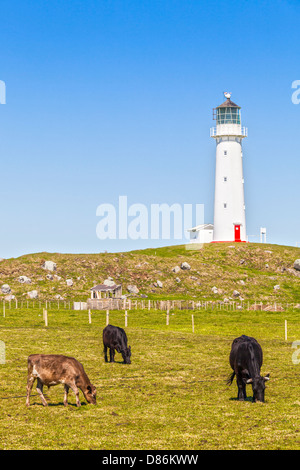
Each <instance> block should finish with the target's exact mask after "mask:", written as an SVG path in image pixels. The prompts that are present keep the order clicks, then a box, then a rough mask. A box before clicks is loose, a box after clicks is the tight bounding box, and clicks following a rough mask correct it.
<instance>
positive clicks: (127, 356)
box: [121, 346, 131, 364]
mask: <svg viewBox="0 0 300 470" xmlns="http://www.w3.org/2000/svg"><path fill="white" fill-rule="evenodd" d="M121 353H122V357H123V359H124V364H131V360H130V356H131V346H129V347H128V348H125V349H122V351H121Z"/></svg>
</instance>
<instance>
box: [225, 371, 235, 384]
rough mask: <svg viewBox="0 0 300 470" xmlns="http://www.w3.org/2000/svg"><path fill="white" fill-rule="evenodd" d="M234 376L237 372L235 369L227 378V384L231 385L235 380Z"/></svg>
mask: <svg viewBox="0 0 300 470" xmlns="http://www.w3.org/2000/svg"><path fill="white" fill-rule="evenodd" d="M234 376H235V372H234V371H233V372H232V374H230V376H229V377H228V379H227V382H226V383H227V385H231V384H232V382H233V379H234Z"/></svg>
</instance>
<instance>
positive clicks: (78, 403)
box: [70, 384, 81, 406]
mask: <svg viewBox="0 0 300 470" xmlns="http://www.w3.org/2000/svg"><path fill="white" fill-rule="evenodd" d="M70 387H71V389H72V390H73V392H74V393H75V397H76V406H81V403H80V400H79V389H78V387H77V385H76V384H72V385H70Z"/></svg>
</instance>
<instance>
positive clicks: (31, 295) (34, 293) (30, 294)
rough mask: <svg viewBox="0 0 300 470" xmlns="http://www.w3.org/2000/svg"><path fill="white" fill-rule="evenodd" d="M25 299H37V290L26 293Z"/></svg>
mask: <svg viewBox="0 0 300 470" xmlns="http://www.w3.org/2000/svg"><path fill="white" fill-rule="evenodd" d="M27 297H28V298H29V299H38V298H39V294H38V291H37V290H32V291H30V292H27Z"/></svg>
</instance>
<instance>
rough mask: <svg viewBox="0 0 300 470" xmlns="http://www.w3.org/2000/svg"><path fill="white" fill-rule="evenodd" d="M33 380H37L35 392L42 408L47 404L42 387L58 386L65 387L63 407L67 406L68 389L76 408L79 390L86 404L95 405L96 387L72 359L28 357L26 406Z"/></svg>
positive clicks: (44, 356)
mask: <svg viewBox="0 0 300 470" xmlns="http://www.w3.org/2000/svg"><path fill="white" fill-rule="evenodd" d="M35 379H37V392H38V393H39V395H40V397H41V400H42V403H43V405H44V406H47V405H48V404H47V402H46V400H45V397H44V395H43V386H44V385H47V386H48V387H51V386H53V385H58V384H63V385H64V387H65V395H64V405H65V406H67V405H68V401H67V399H68V392H69V388H71V389H72V390H73V392H74V393H75V396H76V405H77V406H80V401H79V389H80V390H81V391H82V393H83V395H84V396H85V399H86V400H87V401H88V403H92V404H93V405H95V404H96V387H94V385H92V384H91V382H90V380H89V378H88V376H87V375H86V373H85V371H84V368H83V366H82V364H80V362H78V361H77V360H76V359H74V358H73V357H67V356H61V355H58V354H47V355H45V354H32V355H31V356H29V357H28V376H27V399H26V405H27V406H29V405H30V403H29V396H30V392H31V389H32V386H33V383H34V381H35Z"/></svg>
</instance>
